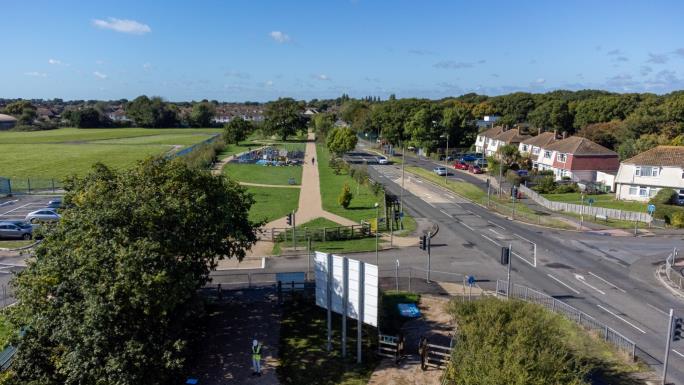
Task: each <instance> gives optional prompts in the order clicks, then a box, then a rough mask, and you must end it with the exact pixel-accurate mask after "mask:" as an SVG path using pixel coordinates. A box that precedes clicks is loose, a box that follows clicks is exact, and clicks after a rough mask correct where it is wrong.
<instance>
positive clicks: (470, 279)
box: [468, 275, 475, 286]
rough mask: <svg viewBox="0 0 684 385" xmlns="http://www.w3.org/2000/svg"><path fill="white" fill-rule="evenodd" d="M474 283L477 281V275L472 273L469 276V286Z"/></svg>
mask: <svg viewBox="0 0 684 385" xmlns="http://www.w3.org/2000/svg"><path fill="white" fill-rule="evenodd" d="M474 283H475V277H473V276H472V275H469V276H468V286H473V284H474Z"/></svg>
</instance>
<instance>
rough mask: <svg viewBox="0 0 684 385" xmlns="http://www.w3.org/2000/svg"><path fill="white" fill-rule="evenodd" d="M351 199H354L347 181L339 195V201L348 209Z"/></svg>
mask: <svg viewBox="0 0 684 385" xmlns="http://www.w3.org/2000/svg"><path fill="white" fill-rule="evenodd" d="M351 200H352V193H351V191H350V190H349V185H348V184H346V183H345V184H344V186H343V187H342V192H341V193H340V196H339V197H337V203H339V204H340V206H342V207H344V208H345V209H346V208H348V207H349V204H350V203H351Z"/></svg>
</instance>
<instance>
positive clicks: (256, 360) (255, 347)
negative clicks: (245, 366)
mask: <svg viewBox="0 0 684 385" xmlns="http://www.w3.org/2000/svg"><path fill="white" fill-rule="evenodd" d="M252 367H253V368H254V372H253V373H252V375H253V376H260V375H261V344H260V343H259V341H257V340H256V339H255V340H254V341H252Z"/></svg>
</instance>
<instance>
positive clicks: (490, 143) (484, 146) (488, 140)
mask: <svg viewBox="0 0 684 385" xmlns="http://www.w3.org/2000/svg"><path fill="white" fill-rule="evenodd" d="M503 131H504V128H503V127H501V126H496V127H492V128H490V129H488V130H484V131H482V132H480V133H479V134H477V138H476V139H475V152H478V153H480V154H481V153H483V152H485V151H486V152H487V155H489V154H490V150H491V148H494V152H496V144H495V143H494V138H496V137H497V136H498V135H499V134H500V133H502V132H503Z"/></svg>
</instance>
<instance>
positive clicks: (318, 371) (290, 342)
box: [278, 298, 378, 385]
mask: <svg viewBox="0 0 684 385" xmlns="http://www.w3.org/2000/svg"><path fill="white" fill-rule="evenodd" d="M326 319H327V315H326V311H325V310H324V309H321V308H319V307H318V306H316V305H315V304H314V303H313V300H312V299H305V298H296V299H295V300H293V301H291V302H288V303H286V304H285V305H284V306H283V313H282V321H281V330H280V352H279V353H280V357H281V364H280V366H279V367H278V379H279V380H280V383H281V384H282V385H309V384H312V385H313V384H323V385H342V384H343V385H357V384H358V385H361V384H366V383H367V382H368V379H369V378H370V375H371V373H372V372H373V369H374V368H375V366H376V365H377V362H378V361H377V359H376V357H375V351H374V346H375V343H376V341H377V336H376V332H375V331H374V330H375V329H374V328H370V327H364V336H363V338H364V344H363V363H362V364H356V325H357V322H356V321H353V320H351V319H349V320H348V321H347V357H346V358H342V356H341V352H340V350H341V343H340V338H341V337H340V335H341V323H342V321H341V317H340V316H339V315H336V314H333V327H332V330H333V333H332V341H333V344H332V351H330V352H328V351H326V345H327V327H326Z"/></svg>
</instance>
